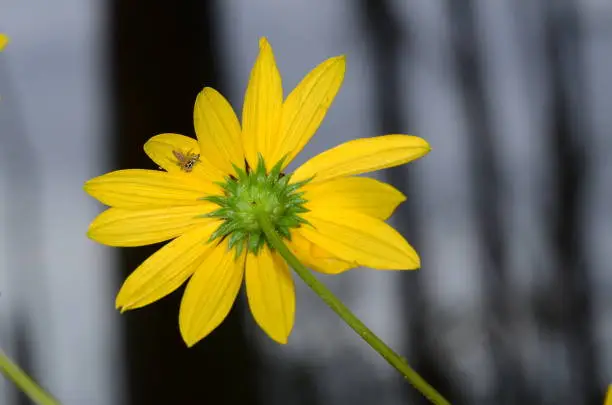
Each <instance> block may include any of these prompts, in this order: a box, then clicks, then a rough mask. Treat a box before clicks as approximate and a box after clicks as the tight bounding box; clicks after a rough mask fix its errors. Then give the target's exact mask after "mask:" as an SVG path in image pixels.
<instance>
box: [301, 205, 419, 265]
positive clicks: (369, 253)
mask: <svg viewBox="0 0 612 405" xmlns="http://www.w3.org/2000/svg"><path fill="white" fill-rule="evenodd" d="M304 218H305V219H307V220H308V221H309V222H310V223H311V224H312V225H313V227H314V229H313V227H310V226H302V227H301V228H300V233H301V234H302V235H303V236H304V237H305V238H306V239H308V240H309V241H311V242H312V243H314V244H316V245H318V246H324V247H325V249H326V250H327V251H329V252H330V253H331V254H332V255H334V256H336V257H338V258H340V259H342V260H345V261H348V262H356V263H359V264H360V265H362V266H366V267H372V268H375V269H383V270H385V269H386V270H414V269H417V268H419V267H420V265H421V263H420V259H419V256H418V254H417V253H416V252H415V250H414V249H413V248H412V246H410V245H409V244H408V242H406V240H405V239H404V238H403V237H402V235H400V234H399V233H398V232H397V231H396V230H395V229H393V228H392V227H391V226H389V225H387V224H386V223H384V222H383V221H381V220H380V219H376V218H372V217H370V216H368V215H364V214H361V213H358V212H355V211H347V210H342V211H332V210H329V211H317V212H316V213H315V212H307V213H306V214H304Z"/></svg>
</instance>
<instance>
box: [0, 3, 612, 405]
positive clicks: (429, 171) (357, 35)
mask: <svg viewBox="0 0 612 405" xmlns="http://www.w3.org/2000/svg"><path fill="white" fill-rule="evenodd" d="M0 9H1V14H0V32H5V33H7V34H9V35H10V36H11V38H12V42H11V43H10V44H9V46H8V47H7V48H6V50H5V51H4V52H3V53H1V54H0V96H1V100H0V347H2V349H3V350H5V351H6V352H7V353H8V354H9V355H11V356H12V357H13V358H14V359H16V360H17V361H18V362H19V363H20V364H21V365H22V366H23V367H24V368H26V369H27V370H28V371H29V372H30V373H31V374H32V375H33V376H35V377H36V378H37V379H38V380H39V381H40V382H41V384H42V385H44V386H45V387H46V388H48V389H49V390H50V391H51V392H52V393H53V394H55V395H56V396H57V397H58V398H59V399H60V400H61V401H62V402H63V403H64V404H66V405H104V404H119V405H132V404H133V405H145V404H146V405H157V404H160V405H161V404H177V405H182V404H186V405H189V404H253V405H255V404H266V405H268V404H270V405H274V404H279V405H280V404H296V405H302V404H304V405H305V404H308V405H327V404H355V405H359V404H377V405H399V404H424V403H426V402H425V401H424V399H423V398H421V397H420V396H419V394H418V393H416V392H415V391H414V390H413V389H412V388H411V387H410V386H409V385H408V384H407V383H405V382H404V381H402V379H401V378H400V377H399V376H398V375H397V374H396V372H395V371H394V370H393V369H392V368H391V367H390V366H388V365H387V364H386V363H385V362H384V361H383V360H382V359H380V358H378V357H377V356H376V355H374V353H373V352H372V351H371V350H370V348H369V347H368V346H367V345H366V344H365V343H363V342H362V341H361V340H360V338H359V337H358V336H356V335H355V334H354V333H353V332H352V331H350V330H349V329H348V328H347V327H346V326H345V325H344V324H343V323H342V322H341V321H340V320H339V319H338V318H337V317H336V316H335V315H334V314H333V313H332V312H331V310H329V309H328V308H327V307H326V306H325V305H324V304H323V303H322V302H320V301H319V299H318V298H317V297H316V296H314V294H313V293H311V292H310V291H309V290H308V289H307V288H306V287H304V286H303V285H301V284H300V283H299V282H298V283H297V284H298V291H297V294H298V297H297V317H296V325H295V328H294V331H293V333H292V335H291V337H290V340H289V344H288V345H286V346H280V345H277V344H275V343H273V342H272V341H271V340H270V339H268V338H267V337H266V336H265V335H264V333H263V332H261V331H260V330H259V328H258V327H257V326H256V324H255V323H254V321H253V320H252V317H251V315H250V314H249V312H248V308H247V307H246V305H245V301H244V299H240V300H239V302H238V305H236V306H235V308H234V310H233V311H232V313H231V315H230V317H229V319H228V320H227V321H226V322H224V323H223V324H222V325H221V326H220V327H219V328H218V329H217V330H216V331H215V332H214V333H213V334H212V335H211V336H209V337H207V338H206V339H205V340H203V341H202V342H201V343H199V344H198V345H197V346H196V347H195V348H193V349H187V348H186V347H185V345H184V344H183V342H182V341H181V339H180V335H179V332H178V327H177V316H178V304H179V300H180V296H181V293H182V290H179V291H177V292H175V293H174V294H172V295H171V296H169V297H167V298H165V299H164V300H162V301H160V302H158V303H156V304H154V305H151V306H148V307H146V308H143V309H140V310H137V311H133V312H130V313H127V314H125V315H120V314H119V313H118V312H117V311H115V309H114V296H115V294H116V292H117V290H118V288H119V286H120V284H121V282H122V280H124V279H125V277H126V275H127V274H129V273H130V272H131V271H132V270H133V269H135V268H136V266H137V265H138V264H139V263H140V262H142V261H143V260H144V259H145V258H146V257H147V256H148V255H149V254H150V253H151V252H153V251H154V250H155V249H157V246H154V247H150V248H131V249H112V248H107V247H103V246H100V245H97V244H95V243H94V242H92V241H90V240H88V239H87V237H86V236H85V232H86V229H87V226H88V223H89V222H90V221H91V220H92V219H93V218H94V217H95V215H96V214H97V213H99V212H100V211H101V210H102V209H103V207H101V206H100V205H99V204H97V203H96V202H95V201H94V200H93V199H91V198H89V197H88V196H87V195H85V193H84V192H83V191H82V183H83V182H84V181H85V180H87V179H88V178H91V177H93V176H97V175H99V174H102V173H105V172H107V171H110V170H116V169H120V168H133V167H148V168H154V166H153V165H152V163H151V162H150V161H148V159H147V158H146V156H145V154H144V152H143V151H142V145H143V144H144V142H145V141H146V140H147V139H148V138H149V137H151V136H153V135H155V134H158V133H163V132H176V133H183V134H186V135H193V124H192V108H193V102H194V100H195V96H196V94H197V92H198V91H199V90H201V88H202V87H204V86H212V87H215V88H217V89H218V90H220V91H221V92H222V93H224V94H226V95H227V96H228V98H229V99H230V101H231V102H232V104H233V105H234V106H235V108H236V109H237V110H238V111H240V110H241V105H242V99H243V93H244V89H245V87H246V83H247V80H248V74H249V71H250V69H251V66H252V63H253V61H254V60H255V57H256V55H257V51H258V38H259V37H260V36H264V35H265V36H267V37H268V38H269V40H270V42H271V44H272V46H273V47H274V51H275V54H276V59H277V63H278V65H279V68H280V70H281V73H282V75H283V82H284V88H285V92H286V93H287V92H288V91H289V90H290V89H291V88H293V87H294V86H295V85H296V84H297V82H298V81H299V80H300V79H301V77H302V76H303V75H304V74H306V72H307V71H309V70H310V69H311V68H312V67H314V66H315V65H316V64H318V63H319V62H321V61H323V60H324V59H326V58H328V57H331V56H334V55H338V54H342V53H343V54H346V55H347V60H348V70H347V74H346V79H345V82H344V85H343V88H342V90H341V91H340V93H339V95H338V97H337V98H336V100H335V102H334V105H333V106H332V108H331V110H330V112H329V114H328V116H327V118H326V120H325V122H324V123H323V125H322V127H321V128H320V130H319V132H318V135H317V136H316V137H315V138H314V140H313V141H312V142H311V143H310V144H309V146H308V147H307V148H306V149H305V150H304V151H303V152H302V154H300V156H299V157H298V159H297V162H296V163H297V164H299V163H301V162H303V161H305V160H306V159H307V158H309V157H311V156H313V155H314V154H316V153H318V152H321V151H323V150H324V149H326V148H329V147H331V146H334V145H337V144H339V143H341V142H344V141H347V140H349V139H353V138H361V137H368V136H374V135H380V134H384V133H391V132H396V133H397V132H400V133H410V134H415V135H419V136H421V137H424V138H425V139H427V140H428V141H429V142H430V143H431V145H432V147H433V151H432V153H431V154H429V155H428V156H427V157H425V158H424V159H422V160H419V161H417V162H414V163H411V164H409V165H406V166H403V167H401V168H397V169H392V170H387V171H384V172H382V173H378V176H379V178H381V179H384V180H386V181H388V182H391V183H393V184H394V185H395V186H396V187H398V188H400V189H401V190H403V191H404V192H405V193H406V194H407V196H408V200H407V202H406V203H404V204H403V205H402V206H401V208H400V209H399V210H398V212H397V213H396V214H395V215H394V217H393V219H392V222H393V224H394V225H395V226H396V227H397V228H398V229H399V230H400V231H401V232H402V233H403V234H404V235H405V236H406V238H407V239H408V240H409V241H410V242H411V243H412V244H413V245H414V246H415V247H416V248H417V250H418V251H419V252H420V253H421V255H422V262H423V267H422V269H421V270H420V271H418V272H375V271H371V270H368V269H358V270H354V271H351V272H349V273H346V274H344V275H341V276H335V277H322V278H323V279H324V282H326V283H327V284H328V285H329V286H330V287H331V288H332V289H333V290H334V291H335V292H336V293H337V294H338V295H339V296H340V297H341V298H342V299H344V300H345V302H346V303H347V304H348V305H349V307H351V308H352V309H353V310H354V311H355V312H356V313H357V315H358V316H360V317H361V318H362V319H363V320H364V321H365V323H366V324H368V325H369V326H370V327H371V328H372V329H373V330H374V331H375V332H376V333H378V334H379V335H380V336H381V337H382V338H383V339H385V340H386V341H387V342H388V343H389V344H391V345H392V346H393V347H394V348H396V349H397V350H398V351H399V352H400V353H402V354H403V355H404V356H405V357H406V358H407V359H408V360H409V362H410V363H411V365H413V366H414V367H415V368H416V369H417V370H418V371H419V372H420V373H421V374H422V375H423V376H424V377H425V378H426V379H427V380H428V381H430V382H431V383H432V384H433V385H434V386H435V387H436V388H438V389H439V390H440V391H441V392H442V393H443V394H444V395H445V396H446V397H447V398H449V399H450V400H451V402H452V403H453V404H456V405H460V404H474V405H479V404H482V405H489V404H502V405H503V404H508V405H510V404H521V405H530V404H551V405H552V404H555V405H563V404H567V405H595V404H601V403H602V402H603V394H604V391H605V388H606V387H607V385H608V383H610V382H612V294H610V292H611V291H612V268H611V264H610V263H612V181H611V180H612V159H611V158H610V156H611V155H612V136H610V128H612V114H611V113H610V111H611V110H610V106H611V105H612V76H611V75H610V72H612V2H609V1H606V0H575V1H572V0H555V1H550V0H528V1H526V0H523V1H515V0H495V1H492V0H462V1H459V0H446V1H442V0H359V1H358V0H351V1H349V0H344V1H326V0H299V1H298V0H295V1H281V0H259V1H249V0H227V1H221V0H217V1H205V0H182V1H177V2H168V1H163V2H162V1H154V0H114V1H95V0H89V1H84V0H54V1H53V4H52V5H51V3H49V2H48V1H45V0H28V1H23V0H1V1H0ZM294 167H295V165H294ZM0 404H2V405H22V404H28V401H27V399H25V398H24V397H22V396H21V395H20V394H19V393H18V392H16V390H15V389H14V388H13V386H12V385H11V384H10V383H8V382H7V381H6V380H3V379H0Z"/></svg>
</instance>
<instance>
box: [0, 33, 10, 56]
mask: <svg viewBox="0 0 612 405" xmlns="http://www.w3.org/2000/svg"><path fill="white" fill-rule="evenodd" d="M8 43H9V37H8V36H6V35H5V34H0V52H2V51H3V50H4V47H6V45H7V44H8Z"/></svg>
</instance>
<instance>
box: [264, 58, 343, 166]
mask: <svg viewBox="0 0 612 405" xmlns="http://www.w3.org/2000/svg"><path fill="white" fill-rule="evenodd" d="M345 68H346V60H345V57H344V56H336V57H334V58H330V59H328V60H326V61H325V62H323V63H321V64H320V65H319V66H317V67H316V68H314V69H313V70H312V71H311V72H310V73H308V75H306V77H304V79H302V81H301V82H300V84H298V85H297V87H296V88H295V89H294V90H293V91H292V92H291V94H289V96H288V97H287V100H285V103H284V104H283V110H282V119H281V126H280V131H279V136H278V138H277V142H276V144H275V146H274V151H275V152H274V154H273V158H272V164H274V162H276V161H278V160H279V159H281V158H282V157H285V156H286V157H287V158H286V160H285V161H284V165H283V167H285V166H287V165H288V164H289V162H290V161H291V160H293V158H294V157H295V156H296V155H297V154H298V153H299V152H300V151H301V150H302V148H304V145H306V143H308V141H309V140H310V138H312V136H313V135H314V133H315V132H316V131H317V129H318V128H319V125H321V122H322V121H323V118H325V114H326V113H327V109H328V108H329V107H330V105H331V103H332V102H333V101H334V98H335V97H336V94H337V93H338V90H340V86H341V85H342V81H343V79H344V71H345Z"/></svg>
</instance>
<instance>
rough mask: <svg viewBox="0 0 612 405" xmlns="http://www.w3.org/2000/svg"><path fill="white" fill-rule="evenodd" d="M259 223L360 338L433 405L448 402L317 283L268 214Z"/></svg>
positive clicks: (289, 262)
mask: <svg viewBox="0 0 612 405" xmlns="http://www.w3.org/2000/svg"><path fill="white" fill-rule="evenodd" d="M258 221H259V225H260V226H261V229H262V230H263V231H264V233H265V234H266V237H267V240H268V241H269V242H270V244H271V245H272V246H273V247H274V248H275V249H276V250H277V251H278V253H280V254H281V256H283V258H284V259H285V260H286V261H287V263H288V264H289V265H290V266H291V267H292V268H293V270H295V272H296V273H297V274H298V276H300V277H301V278H302V280H304V282H305V283H306V284H307V285H308V286H309V287H310V288H311V289H312V290H313V291H314V292H315V293H317V295H318V296H319V297H321V299H322V300H323V301H325V303H326V304H327V305H328V306H329V307H330V308H331V309H332V310H334V312H336V313H337V314H338V315H339V316H340V318H342V319H343V320H344V322H346V323H347V324H348V326H350V327H351V328H352V329H353V330H354V331H355V332H356V333H357V334H358V335H359V336H361V338H362V339H363V340H365V341H366V343H368V344H369V345H370V346H371V347H372V348H373V349H374V350H376V351H377V352H378V353H379V354H380V355H381V356H382V357H383V358H384V359H385V360H387V362H388V363H389V364H391V365H392V366H393V367H395V369H396V370H397V371H399V372H400V373H402V375H403V376H404V378H405V379H406V380H408V382H410V383H411V384H412V385H413V386H414V387H415V388H416V389H417V390H419V391H420V392H421V394H423V395H424V396H425V397H426V398H427V399H429V400H430V401H431V402H432V403H434V404H436V405H450V402H448V401H447V400H446V399H445V398H444V397H443V396H442V395H441V394H440V393H439V392H438V391H436V390H435V389H434V388H433V387H432V386H431V385H429V384H428V383H427V382H426V381H425V380H424V379H423V378H422V377H421V376H420V375H419V374H418V373H417V372H416V371H415V370H414V369H412V367H410V366H409V365H408V363H406V361H405V360H404V359H403V358H402V357H401V356H400V355H398V354H397V353H395V352H394V351H393V349H391V348H390V347H389V346H387V344H386V343H385V342H383V341H382V340H381V339H380V338H379V337H378V336H376V335H375V334H374V332H372V331H371V330H370V329H369V328H368V327H367V326H365V325H364V323H363V322H361V321H360V320H359V318H357V317H356V316H355V315H354V314H353V313H352V312H351V311H350V310H349V309H348V308H347V307H346V306H345V305H344V304H343V303H342V302H341V301H340V300H339V299H338V298H336V296H335V295H334V294H333V293H332V292H331V291H330V290H329V289H328V288H327V287H326V286H325V285H324V284H323V283H321V282H320V281H319V280H318V279H317V278H316V277H315V276H314V275H313V274H312V273H311V272H310V271H309V270H308V269H307V268H306V267H305V266H304V265H303V264H302V263H301V262H300V261H299V259H298V258H297V257H295V255H294V254H293V253H292V252H291V251H290V250H289V248H287V246H286V245H285V243H284V242H283V241H282V239H281V238H280V236H278V234H277V233H276V230H275V229H274V226H273V225H272V223H271V222H270V220H269V218H268V216H267V215H266V214H265V213H263V212H260V213H259V215H258Z"/></svg>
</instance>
